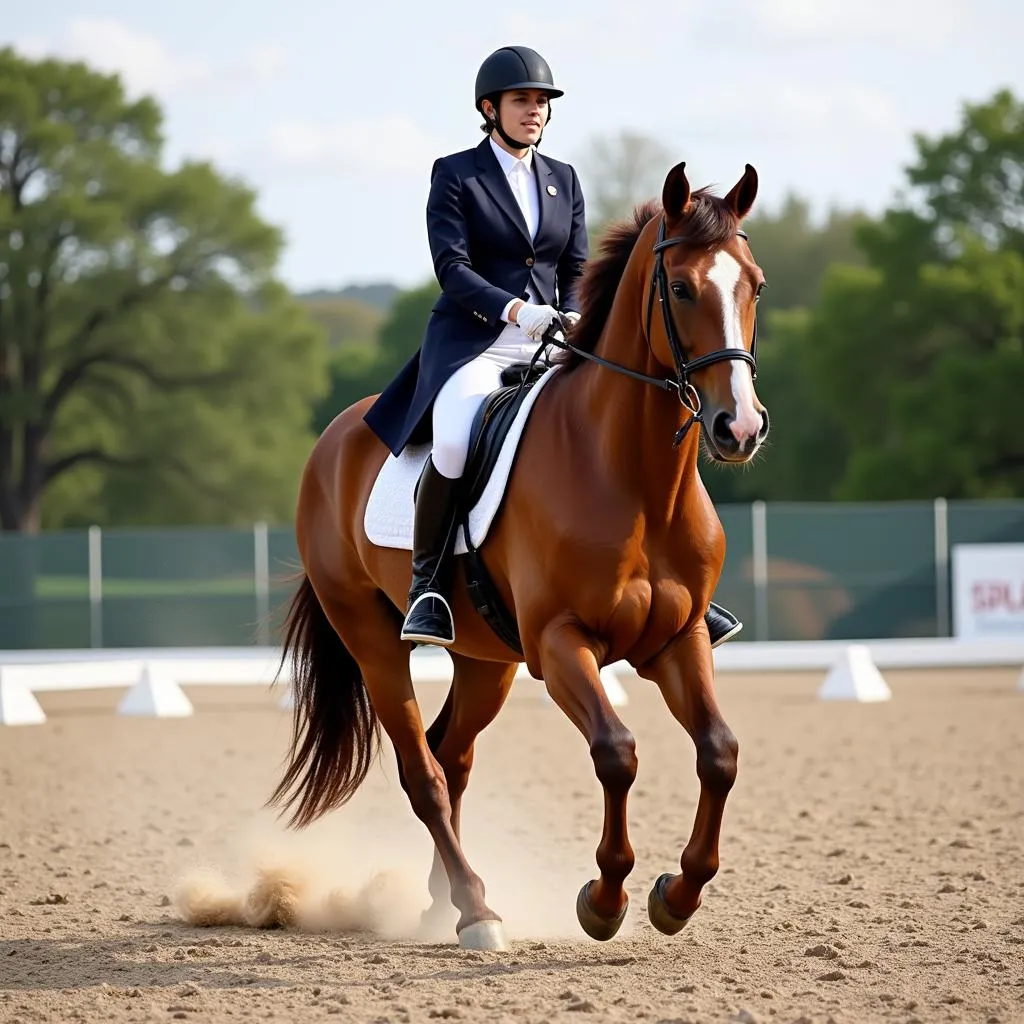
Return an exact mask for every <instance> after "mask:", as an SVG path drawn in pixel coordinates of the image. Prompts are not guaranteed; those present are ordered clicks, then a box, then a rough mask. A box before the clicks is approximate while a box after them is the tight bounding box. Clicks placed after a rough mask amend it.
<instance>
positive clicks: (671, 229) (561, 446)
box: [268, 163, 768, 949]
mask: <svg viewBox="0 0 1024 1024" xmlns="http://www.w3.org/2000/svg"><path fill="white" fill-rule="evenodd" d="M756 194H757V173H756V171H755V170H754V168H753V167H751V166H750V165H749V164H748V165H746V170H745V172H744V174H743V176H742V177H741V179H740V180H739V181H738V182H737V184H736V185H735V186H734V187H733V188H732V190H731V191H730V192H729V193H728V194H727V195H726V196H725V197H724V198H720V197H718V196H715V195H714V194H712V193H711V191H710V189H708V188H705V189H700V190H696V191H691V187H690V184H689V182H688V180H687V177H686V173H685V164H684V163H680V164H677V165H676V166H675V167H673V168H672V169H671V170H670V171H669V173H668V175H667V176H666V178H665V181H664V185H663V189H662V194H661V197H660V204H659V202H658V200H656V199H651V200H648V201H647V202H645V203H643V204H642V205H640V206H639V207H637V208H636V209H635V210H634V212H633V216H632V217H631V218H629V219H628V220H626V221H624V222H623V223H621V224H618V225H615V226H613V227H612V228H611V229H609V231H608V232H607V233H606V235H605V238H604V244H603V249H602V251H601V252H600V253H599V254H598V255H596V256H595V257H593V258H591V260H589V261H588V263H587V265H586V267H585V269H584V275H583V279H582V281H581V289H580V293H581V298H582V302H581V313H582V319H581V320H580V321H579V323H578V324H577V325H576V326H575V327H572V328H569V329H568V334H567V336H568V339H571V340H566V341H564V343H563V351H561V352H559V354H558V356H557V360H558V362H559V363H560V365H559V366H558V369H557V370H555V371H553V373H552V376H551V378H550V382H549V383H547V384H546V385H545V388H544V391H543V393H542V394H539V395H538V396H537V400H536V402H535V403H534V406H533V408H532V411H531V414H530V419H529V421H528V422H527V424H526V430H525V433H524V434H523V436H522V438H521V440H520V448H519V452H518V456H517V461H516V463H515V465H514V467H513V470H512V474H511V476H510V478H509V481H508V490H507V494H506V497H505V500H504V504H503V507H502V510H501V513H500V515H499V517H498V519H497V520H496V522H495V523H494V524H493V525H492V527H491V531H490V533H489V534H488V536H487V538H486V541H485V543H484V545H483V546H482V547H481V548H480V552H481V555H482V557H483V558H484V560H485V564H486V568H487V570H488V572H489V574H490V576H491V578H492V580H493V582H494V584H495V587H496V588H497V590H498V592H499V593H500V596H501V599H502V600H503V601H504V602H505V606H506V608H508V609H509V610H510V611H512V612H513V614H514V616H515V621H516V623H517V624H518V629H519V635H520V637H521V646H522V653H521V654H520V653H519V652H518V651H514V650H513V649H512V648H511V647H510V646H507V645H506V644H505V643H504V642H502V641H501V640H499V639H498V636H497V634H496V633H495V632H494V631H493V630H491V629H490V628H489V627H488V625H487V624H486V623H485V621H484V619H483V618H482V617H481V616H480V615H479V614H477V612H476V609H475V608H474V607H473V605H472V604H471V603H470V600H469V598H468V596H467V594H466V588H465V587H464V586H460V585H459V580H460V579H461V577H462V574H461V571H458V570H457V572H456V575H455V583H454V585H453V588H452V589H453V602H452V610H453V613H454V617H455V622H456V624H457V639H456V642H455V644H454V646H452V647H450V648H448V651H449V654H450V656H451V658H452V662H453V664H454V673H453V678H452V684H451V687H450V689H449V691H448V694H447V698H446V700H445V702H444V705H443V707H442V709H441V711H440V712H439V713H438V715H437V717H436V719H435V720H434V722H433V723H432V724H431V725H430V727H429V728H426V729H424V723H423V721H422V719H421V715H420V709H419V706H418V703H417V700H416V695H415V692H414V689H413V683H412V678H411V675H410V659H409V655H410V644H409V643H408V642H405V641H402V640H400V639H399V628H400V624H401V621H402V611H403V609H404V607H405V601H406V597H407V594H408V590H409V585H410V577H411V556H410V553H409V551H407V550H399V549H394V548H385V547H379V546H376V545H373V544H371V543H370V542H369V541H368V540H367V538H366V534H365V530H364V524H363V513H364V509H365V507H366V503H367V500H368V497H369V495H370V492H371V488H372V487H373V484H374V480H375V478H376V475H377V473H378V471H379V470H380V468H381V466H382V464H383V462H384V460H385V458H386V457H387V455H388V452H387V450H386V449H385V446H384V445H383V444H382V443H381V442H380V441H379V440H378V439H377V438H376V436H375V435H374V434H372V433H371V431H370V429H369V427H368V426H367V425H366V424H365V423H364V422H363V413H364V412H365V410H366V408H367V407H368V405H369V403H370V402H371V401H372V398H366V399H363V400H362V401H360V402H358V403H356V404H354V405H353V406H351V407H349V408H348V409H346V410H344V411H343V412H341V413H340V414H339V415H338V416H337V417H336V418H335V419H334V420H333V422H332V423H331V424H330V425H329V426H328V427H327V429H326V430H325V431H324V433H323V434H322V435H321V437H320V438H319V440H318V441H317V443H316V445H315V446H314V448H313V450H312V453H311V455H310V457H309V460H308V462H307V464H306V466H305V469H304V471H303V475H302V478H301V484H300V488H299V496H298V506H297V515H296V524H295V531H296V538H297V542H298V549H299V552H300V555H301V558H302V563H303V567H304V570H305V574H304V576H303V577H302V578H301V580H300V583H299V587H298V590H297V592H296V594H295V595H294V597H293V599H292V602H291V605H290V608H289V611H288V615H287V618H286V620H285V632H284V655H283V658H282V664H284V660H285V659H287V658H288V657H289V655H290V656H291V658H292V662H291V664H292V667H293V679H294V685H295V703H294V718H293V721H292V730H291V744H290V750H289V753H288V763H287V766H286V768H285V770H284V773H283V777H282V778H281V780H280V783H279V784H278V786H277V788H276V789H275V791H274V793H273V794H272V796H271V797H270V799H269V801H268V803H269V804H270V805H278V806H280V807H281V808H282V813H284V811H285V810H287V809H289V808H292V809H293V810H292V814H291V818H290V821H289V825H290V826H292V827H300V828H301V827H303V826H305V825H307V824H309V823H311V822H313V821H314V820H316V819H317V818H318V817H320V816H321V815H323V814H325V813H327V812H328V811H330V810H332V809H334V808H337V807H339V806H340V805H342V804H344V803H345V802H346V801H347V800H348V799H349V798H350V797H351V796H352V795H353V794H354V792H355V791H356V790H357V788H358V787H359V786H360V784H361V783H362V782H363V780H364V779H365V777H366V774H367V772H368V771H369V768H370V766H371V764H372V761H373V758H374V755H375V751H376V749H377V746H378V744H379V742H380V739H381V733H380V731H381V727H383V729H384V731H385V732H386V734H387V736H388V737H389V738H390V740H391V742H392V744H393V746H394V749H395V753H396V755H397V762H398V766H399V777H400V780H401V784H402V787H403V789H404V791H405V793H406V795H407V797H408V799H409V802H410V804H411V807H412V810H413V812H414V813H415V815H416V816H417V817H418V818H419V819H420V820H421V821H422V822H423V823H424V825H425V826H426V828H427V829H428V831H429V833H430V835H431V836H432V838H433V840H434V847H435V850H434V858H433V865H432V868H431V871H430V876H429V883H428V888H429V892H430V895H431V898H432V901H433V902H432V905H431V907H430V908H429V909H428V910H426V911H425V912H424V915H423V922H424V926H426V925H427V924H428V923H433V924H434V925H440V924H442V923H443V922H444V921H446V920H450V918H449V916H448V915H451V917H454V911H453V910H452V905H453V904H454V907H455V908H456V909H457V910H458V913H459V917H458V920H457V923H456V924H455V931H456V934H457V936H458V940H459V943H460V945H462V946H463V947H466V948H477V949H503V948H506V942H507V940H506V937H505V934H504V928H503V925H502V923H501V918H500V917H499V915H498V914H497V913H495V912H494V911H493V910H492V909H491V908H490V907H489V906H488V905H487V903H486V902H485V892H484V884H483V881H482V880H481V879H480V877H479V876H478V875H477V874H476V873H475V872H474V871H473V869H472V868H471V867H470V865H469V862H468V861H467V858H466V856H465V854H464V852H463V850H462V847H461V845H460V839H459V821H460V807H461V800H462V796H463V793H464V791H465V789H466V785H467V782H468V779H469V774H470V769H471V767H472V764H473V747H474V741H475V739H476V737H477V735H478V734H479V733H480V732H481V731H482V730H483V729H484V728H485V727H486V726H487V725H488V724H489V723H490V722H492V721H493V720H494V718H495V716H497V714H498V713H499V711H500V710H501V708H502V705H503V703H504V701H505V699H506V697H507V696H508V694H509V690H510V688H511V686H512V683H513V678H514V676H515V674H516V670H517V667H518V665H519V664H521V663H522V662H525V664H526V666H527V668H528V670H529V672H530V674H531V675H533V676H534V677H536V678H537V679H542V680H543V681H544V685H545V687H546V689H547V692H548V693H549V694H550V696H551V698H552V700H553V702H554V703H555V704H556V705H557V706H558V707H559V708H560V709H561V710H562V711H563V712H564V713H565V714H566V715H567V716H568V718H569V719H570V720H571V721H572V723H573V724H574V725H575V726H576V727H577V729H579V731H580V732H581V733H582V734H583V738H584V739H585V740H586V743H587V745H588V748H589V751H590V756H591V758H592V761H593V765H594V771H595V773H596V776H597V779H598V780H599V781H600V783H601V786H602V788H603V790H604V822H603V829H602V833H601V838H600V841H599V843H598V845H597V850H596V862H597V867H598V869H599V876H598V877H597V878H596V879H593V880H591V881H589V882H587V883H586V884H585V885H584V886H583V887H582V889H581V890H580V891H579V894H578V897H577V901H576V910H577V917H578V919H579V922H580V925H581V926H582V928H583V930H584V931H585V932H586V933H587V934H588V935H589V936H591V937H592V938H594V939H597V940H606V939H610V938H611V937H612V936H614V935H615V934H616V932H617V931H618V929H619V927H620V926H621V924H622V921H623V919H624V917H625V914H626V910H627V906H628V897H627V894H626V892H625V889H624V888H623V882H624V880H625V879H626V877H627V876H628V875H629V873H630V872H631V871H632V869H633V866H634V853H633V849H632V847H631V846H630V842H629V838H628V834H627V815H626V800H627V795H628V793H629V790H630V787H631V785H632V784H633V782H634V779H635V776H636V772H637V757H636V744H635V740H634V738H633V735H632V734H631V733H630V731H629V730H628V729H627V727H626V726H625V725H624V724H623V722H622V721H621V719H620V718H619V716H618V714H617V713H616V711H615V709H614V708H613V707H612V706H611V704H610V702H609V700H608V698H607V696H606V694H605V691H604V688H603V686H602V684H601V680H600V675H599V670H600V668H601V667H602V666H604V665H609V664H611V663H613V662H616V661H620V660H624V661H626V662H628V663H629V664H630V665H631V666H633V668H635V670H636V672H637V673H638V675H639V676H641V677H643V678H645V679H649V680H652V681H653V682H654V683H655V684H656V685H657V686H658V688H659V689H660V691H661V693H662V695H663V697H664V700H665V703H666V705H667V707H668V710H669V712H670V713H671V714H672V715H673V716H674V717H675V718H676V719H677V720H678V721H679V723H680V724H681V725H682V727H683V728H684V729H685V730H686V732H687V733H688V734H689V735H690V737H691V738H692V741H693V743H694V747H695V750H696V772H697V777H698V779H699V781H700V796H699V800H698V804H697V809H696V814H695V819H694V823H693V828H692V832H691V835H690V837H689V841H688V842H687V843H686V846H685V848H684V849H683V851H682V854H681V857H680V861H679V864H680V868H681V870H680V871H679V872H678V873H675V874H670V873H666V874H663V875H661V876H660V877H659V878H658V879H657V881H656V882H655V884H654V886H653V888H652V889H651V891H650V895H649V897H648V914H649V917H650V920H651V922H652V923H653V924H654V926H655V927H656V928H658V929H659V930H660V931H661V932H663V933H665V934H668V935H672V934H675V933H676V932H678V931H679V930H680V929H681V928H682V927H683V926H684V925H685V924H686V922H687V921H688V920H689V919H690V917H691V916H692V915H693V913H694V912H695V911H696V910H697V908H698V907H699V906H700V903H701V893H702V889H703V887H704V886H705V885H706V884H707V882H708V881H709V880H710V879H711V878H713V877H714V875H715V873H716V872H717V870H718V859H719V858H718V843H719V833H720V830H721V824H722V816H723V812H724V809H725V802H726V799H727V796H728V794H729V792H730V790H731V788H732V786H733V783H734V781H735V778H736V771H737V754H738V743H737V740H736V737H735V736H734V734H733V733H732V731H731V730H730V729H729V727H728V726H727V724H726V722H725V721H724V719H723V716H722V713H721V711H720V710H719V707H718V704H717V702H716V698H715V687H714V662H713V656H712V651H711V642H710V637H709V635H708V630H707V626H706V625H705V622H704V613H705V611H706V609H707V607H708V602H709V601H710V599H711V596H712V593H713V591H714V589H715V586H716V584H717V582H718V579H719V576H720V574H721V570H722V565H723V561H724V558H725V536H724V532H723V530H722V526H721V523H720V521H719V519H718V516H717V514H716V512H715V509H714V507H713V505H712V503H711V500H710V498H709V496H708V494H707V491H706V490H705V488H704V485H703V483H702V481H701V478H700V475H699V473H698V464H697V463H698V454H699V448H700V439H701V437H702V438H703V442H704V446H705V448H706V450H707V453H708V455H709V456H710V457H711V458H713V459H715V460H717V461H720V462H725V463H737V464H739V463H746V462H748V461H749V460H750V459H751V458H752V457H753V456H754V454H755V452H756V451H757V450H758V448H759V446H760V444H761V442H762V441H763V440H764V437H765V436H766V434H767V432H768V417H767V413H766V411H765V409H764V407H763V406H762V405H761V403H760V402H759V400H758V399H757V396H756V394H755V391H754V378H755V376H756V363H755V354H756V303H757V300H758V297H759V295H760V293H761V289H762V288H763V287H764V276H763V274H762V272H761V269H760V268H759V267H758V265H757V263H756V262H755V260H754V258H753V256H752V254H751V251H750V249H749V247H748V243H747V237H746V234H745V233H744V232H743V231H742V230H741V229H740V223H741V222H742V220H743V219H744V217H746V215H747V214H748V212H749V211H750V208H751V207H752V205H753V203H754V199H755V197H756ZM656 308H657V309H660V313H659V314H658V315H654V311H655V309H656ZM564 337H565V336H564V335H563V338H564ZM695 424H698V425H699V428H700V429H699V430H695V431H691V430H690V429H689V428H690V427H691V426H693V425H695ZM458 560H459V558H458V557H456V561H458Z"/></svg>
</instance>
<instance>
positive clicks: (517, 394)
mask: <svg viewBox="0 0 1024 1024" xmlns="http://www.w3.org/2000/svg"><path fill="white" fill-rule="evenodd" d="M548 368H549V367H548V365H547V364H546V363H534V364H530V363H515V364H513V365H512V366H510V367H508V368H507V369H505V370H503V371H502V374H501V387H499V388H498V389H497V391H492V392H491V394H490V395H488V396H487V398H486V399H485V400H484V402H483V404H482V405H481V406H480V408H479V409H478V410H477V414H476V416H475V417H474V419H473V426H472V429H471V430H470V435H469V456H468V458H467V460H466V470H465V473H464V474H463V487H462V491H461V494H460V497H459V500H458V504H457V507H456V517H457V521H458V523H459V524H460V525H461V526H462V529H463V533H464V535H465V538H466V549H467V550H466V554H465V556H462V557H464V559H465V562H464V565H465V574H466V588H467V590H468V591H469V596H470V599H471V600H472V602H473V606H474V607H475V608H476V610H477V611H478V612H479V613H480V615H481V617H482V618H483V619H484V621H485V622H486V623H487V624H488V625H489V626H490V627H491V629H492V630H493V631H494V633H495V634H496V635H497V637H498V638H499V639H500V640H501V641H502V642H503V643H505V644H507V645H508V646H509V647H511V648H512V649H513V650H514V651H516V652H517V653H518V654H522V653H523V648H522V643H521V641H520V638H519V627H518V625H517V623H516V620H515V616H513V615H512V614H511V612H509V610H508V608H506V607H505V602H504V601H502V599H501V595H500V594H499V593H498V589H497V587H496V586H495V585H494V581H493V580H492V579H491V577H490V575H489V574H488V572H487V568H486V566H485V565H484V561H483V559H482V558H481V557H480V552H479V551H478V550H477V548H476V547H474V546H473V542H472V540H471V539H470V530H469V513H470V510H471V509H472V508H473V506H474V505H475V504H476V503H477V501H479V499H480V495H481V493H482V492H483V489H484V487H485V486H486V484H487V480H488V478H489V477H490V475H491V473H492V472H493V470H494V464H495V462H496V461H497V459H498V456H499V454H500V453H501V448H502V444H503V442H504V440H505V437H506V436H507V434H508V432H509V428H510V427H511V426H512V424H513V422H514V421H515V418H516V414H517V413H518V412H519V408H520V406H521V405H522V404H523V400H524V399H525V398H526V396H527V395H528V394H529V392H530V390H531V388H532V387H533V386H534V385H535V384H536V383H537V381H538V380H540V378H541V377H542V376H543V375H544V373H545V372H546V371H547V370H548ZM513 465H515V462H514V461H513ZM510 472H511V470H510ZM503 500H504V499H503ZM499 508H500V506H499Z"/></svg>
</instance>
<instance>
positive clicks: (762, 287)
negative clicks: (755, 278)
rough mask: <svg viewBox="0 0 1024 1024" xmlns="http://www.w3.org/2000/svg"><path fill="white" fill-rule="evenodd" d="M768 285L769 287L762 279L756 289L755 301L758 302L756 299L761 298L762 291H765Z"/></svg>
mask: <svg viewBox="0 0 1024 1024" xmlns="http://www.w3.org/2000/svg"><path fill="white" fill-rule="evenodd" d="M767 287H768V285H767V284H765V282H764V281H762V282H761V283H760V284H759V285H758V286H757V291H756V292H755V293H754V301H755V302H756V301H757V300H758V299H759V298H761V292H763V291H764V290H765V288H767Z"/></svg>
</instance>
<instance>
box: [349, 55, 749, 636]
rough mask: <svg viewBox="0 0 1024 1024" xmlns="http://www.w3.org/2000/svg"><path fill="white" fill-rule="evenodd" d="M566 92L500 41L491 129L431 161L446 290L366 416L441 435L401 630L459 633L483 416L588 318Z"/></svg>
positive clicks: (731, 620)
mask: <svg viewBox="0 0 1024 1024" xmlns="http://www.w3.org/2000/svg"><path fill="white" fill-rule="evenodd" d="M562 95H564V93H563V91H562V90H561V89H557V88H556V87H555V83H554V80H553V77H552V74H551V69H550V67H549V66H548V64H547V61H545V60H544V58H543V57H541V55H540V54H539V53H537V52H536V51H535V50H532V49H530V48H529V47H526V46H505V47H502V48H501V49H499V50H496V51H495V52H494V53H492V54H491V55H490V56H489V57H487V59H486V60H485V61H484V62H483V64H482V65H481V66H480V70H479V71H478V72H477V76H476V89H475V100H476V109H477V111H478V112H479V113H480V114H481V115H482V116H483V118H484V123H483V125H482V126H481V127H482V129H483V131H484V133H485V134H486V135H487V138H485V139H484V140H483V142H481V143H480V144H479V145H478V146H476V147H474V148H472V149H468V150H463V151H462V152H459V153H454V154H451V155H450V156H446V157H441V158H440V159H438V160H436V161H435V163H434V166H433V169H432V171H431V182H430V193H429V196H428V199H427V234H428V239H429V244H430V252H431V256H432V259H433V264H434V271H435V274H436V275H437V280H438V283H439V284H440V286H441V295H440V297H439V298H438V300H437V302H436V303H435V304H434V307H433V310H432V312H431V316H430V319H429V321H428V323H427V327H426V331H425V334H424V337H423V342H422V344H421V345H420V348H419V350H418V351H417V352H416V353H415V354H414V355H413V357H412V358H411V359H410V360H409V361H408V363H406V365H405V366H404V367H403V368H402V370H401V371H399V373H398V375H397V376H396V377H395V379H394V380H393V381H392V382H391V383H390V384H389V385H388V387H387V388H385V389H384V391H383V392H382V393H381V395H380V396H379V397H378V399H377V401H376V402H374V404H373V405H372V406H371V407H370V409H369V410H368V411H367V413H366V416H365V418H366V422H367V423H368V425H369V426H370V428H371V429H372V430H373V431H374V433H375V434H376V435H377V436H378V437H379V438H380V439H381V440H382V441H383V442H384V443H385V444H386V445H387V446H388V448H389V449H390V451H391V452H392V453H393V454H394V455H398V454H399V453H400V452H401V451H402V449H403V448H404V447H405V446H406V444H410V443H413V444H417V443H421V442H425V441H427V440H431V442H432V443H431V451H430V454H429V456H428V457H427V460H426V464H425V465H424V468H423V473H422V475H421V476H420V479H419V482H418V484H417V490H416V510H415V526H414V534H413V553H412V585H411V587H410V590H409V601H408V609H407V613H406V617H405V622H404V623H403V625H402V633H401V636H402V639H403V640H411V641H413V642H415V643H427V644H439V645H441V646H449V645H451V644H452V643H454V642H455V623H454V619H453V616H452V612H451V607H450V605H449V595H450V584H451V564H450V563H451V557H450V555H451V549H452V547H453V546H454V541H455V535H456V525H455V512H456V501H457V499H458V496H459V482H460V479H461V477H462V474H463V471H464V469H465V466H466V458H467V455H468V449H469V440H470V431H471V429H472V424H473V418H474V416H475V414H476V412H477V410H478V409H479V407H480V405H481V404H482V402H483V401H484V399H485V398H486V397H487V396H488V395H489V394H490V393H491V392H493V391H495V390H497V388H498V387H500V385H501V372H502V370H503V369H505V368H506V367H509V366H511V365H512V364H514V363H522V362H527V361H529V360H530V359H531V358H532V356H533V355H534V353H535V352H536V350H537V348H538V345H540V344H541V343H542V337H543V335H544V333H545V331H547V329H548V328H549V327H550V326H551V325H552V324H553V323H556V322H557V321H558V317H559V312H558V311H559V310H561V311H562V315H563V316H565V317H567V318H568V319H569V320H577V319H578V318H579V313H577V312H575V310H576V308H577V302H576V295H575V287H576V284H577V282H578V280H579V278H580V275H581V274H582V272H583V265H584V262H585V261H586V259H587V256H588V246H587V232H586V222H585V216H584V203H583V192H582V189H581V188H580V182H579V179H578V177H577V175H576V171H575V170H574V169H573V167H572V166H571V165H570V164H567V163H562V162H561V161H558V160H554V159H552V158H551V157H542V156H541V155H540V153H539V152H538V146H539V145H540V141H541V138H542V136H543V134H544V128H545V126H546V125H547V124H548V121H549V120H550V117H551V108H550V101H551V100H552V99H556V98H558V97H560V96H562ZM706 619H707V622H708V628H709V630H710V633H711V640H712V644H713V645H715V646H717V644H720V643H722V642H724V641H725V640H726V639H728V638H729V637H730V636H732V635H734V634H735V633H737V632H739V630H740V629H741V628H742V626H741V624H740V623H739V621H738V620H737V619H736V618H735V617H734V616H732V615H731V614H730V613H729V612H727V611H725V609H721V608H719V607H718V606H717V605H714V604H712V605H711V606H710V608H709V610H708V613H707V615H706Z"/></svg>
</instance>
